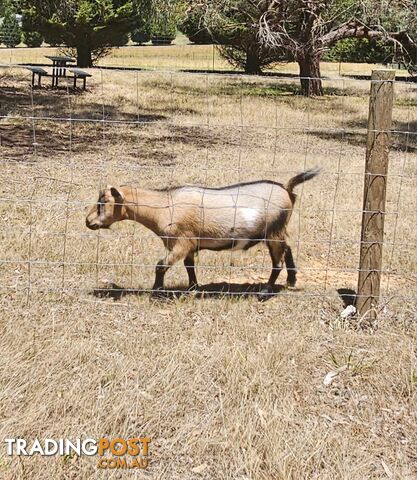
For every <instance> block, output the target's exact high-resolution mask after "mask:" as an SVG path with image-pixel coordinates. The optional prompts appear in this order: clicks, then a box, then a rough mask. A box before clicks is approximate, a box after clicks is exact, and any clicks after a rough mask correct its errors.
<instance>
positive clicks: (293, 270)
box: [284, 245, 297, 287]
mask: <svg viewBox="0 0 417 480" xmlns="http://www.w3.org/2000/svg"><path fill="white" fill-rule="evenodd" d="M284 259H285V268H286V269H287V286H288V287H295V283H296V281H297V267H296V266H295V263H294V257H293V256H292V250H291V247H290V246H289V245H287V248H286V250H285V255H284Z"/></svg>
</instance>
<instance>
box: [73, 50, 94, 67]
mask: <svg viewBox="0 0 417 480" xmlns="http://www.w3.org/2000/svg"><path fill="white" fill-rule="evenodd" d="M92 66H93V60H92V58H91V48H90V47H89V46H88V45H77V67H80V68H88V67H92Z"/></svg>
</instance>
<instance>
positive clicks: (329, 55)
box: [323, 38, 394, 63]
mask: <svg viewBox="0 0 417 480" xmlns="http://www.w3.org/2000/svg"><path fill="white" fill-rule="evenodd" d="M323 59H324V60H325V61H330V62H352V63H355V62H356V63H391V62H392V61H393V60H394V48H393V46H392V45H387V44H386V43H384V42H382V41H380V40H376V41H370V40H368V39H367V38H360V39H359V38H346V39H344V40H340V41H339V42H337V43H336V45H334V46H333V47H331V48H330V50H329V51H328V52H326V53H325V54H324V57H323Z"/></svg>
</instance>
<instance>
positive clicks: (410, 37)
mask: <svg viewBox="0 0 417 480" xmlns="http://www.w3.org/2000/svg"><path fill="white" fill-rule="evenodd" d="M191 4H192V6H193V5H194V8H198V9H199V10H200V12H201V15H202V17H203V18H204V24H205V25H206V26H207V28H209V29H210V30H211V31H214V32H215V31H216V29H221V30H222V31H224V32H225V33H226V34H231V33H232V34H233V36H234V39H236V38H238V36H236V35H235V33H236V32H240V37H241V38H248V37H250V38H252V39H253V41H252V44H253V45H257V48H258V51H262V52H264V54H265V52H266V54H267V55H269V57H270V59H271V61H282V60H287V61H295V62H297V63H298V64H299V69H300V78H301V89H302V93H303V94H305V95H321V94H322V85H321V75H320V61H321V59H322V58H323V55H324V54H325V52H327V51H328V50H329V48H330V47H331V46H333V45H335V44H336V43H337V42H339V41H340V40H343V39H348V38H359V39H361V38H366V39H368V40H372V41H374V40H375V41H376V40H378V41H380V42H381V43H383V44H391V45H396V46H397V51H398V52H400V53H401V55H402V57H403V59H404V61H406V62H410V63H413V62H414V63H415V62H416V53H417V47H416V39H417V27H416V25H417V2H416V1H415V0H396V1H394V0H385V1H379V0H360V1H355V0H320V1H313V0H258V1H252V0H197V1H195V2H191ZM192 8H193V7H192ZM242 45H243V42H241V43H240V47H241V46H242ZM230 46H231V47H233V46H235V44H234V43H233V42H231V43H230Z"/></svg>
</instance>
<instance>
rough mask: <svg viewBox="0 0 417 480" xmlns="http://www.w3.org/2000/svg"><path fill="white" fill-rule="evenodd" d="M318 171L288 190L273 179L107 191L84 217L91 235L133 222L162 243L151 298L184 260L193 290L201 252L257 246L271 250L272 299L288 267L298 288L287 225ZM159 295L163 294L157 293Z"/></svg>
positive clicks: (298, 179) (294, 181)
mask: <svg viewBox="0 0 417 480" xmlns="http://www.w3.org/2000/svg"><path fill="white" fill-rule="evenodd" d="M319 171H320V169H319V168H318V167H316V168H314V169H311V170H307V171H305V172H303V173H300V174H298V175H296V176H295V177H293V178H291V179H290V180H289V181H288V183H287V184H286V185H285V186H284V185H283V184H281V183H277V182H274V181H271V180H259V181H254V182H247V183H239V184H237V185H231V186H227V187H221V188H209V187H200V186H187V185H186V186H181V187H175V188H166V189H161V190H145V189H141V188H133V187H130V186H121V187H120V188H115V187H111V186H109V187H107V188H106V189H105V190H103V191H101V192H100V195H99V199H98V202H97V204H95V205H93V206H92V207H91V209H90V210H89V212H88V214H87V217H86V226H87V227H88V228H89V229H91V230H96V229H99V228H109V227H110V226H111V225H112V224H113V223H115V222H118V221H121V220H134V221H136V222H139V223H141V224H142V225H144V226H145V227H147V228H149V229H150V230H152V231H153V232H154V233H155V234H156V235H158V236H159V237H160V238H161V240H162V241H163V243H164V245H165V247H166V249H167V250H168V254H167V256H166V258H164V259H162V260H160V261H159V262H158V264H157V266H156V270H155V282H154V285H153V295H154V296H158V295H159V294H160V290H162V289H163V287H164V276H165V273H166V272H167V270H168V269H169V268H170V267H171V266H172V265H174V264H175V263H176V262H178V261H179V260H183V261H184V266H185V268H186V270H187V273H188V279H189V288H190V289H193V288H196V287H197V277H196V274H195V265H194V255H195V254H196V253H197V252H198V251H200V250H204V249H206V250H217V251H219V250H228V249H233V250H248V249H249V248H251V247H253V246H254V245H256V244H258V243H259V242H265V243H266V244H267V246H268V249H269V253H270V256H271V260H272V272H271V275H270V277H269V280H268V283H267V285H266V286H265V287H264V288H263V289H262V290H261V292H260V293H261V298H260V299H265V298H264V297H262V296H265V295H266V296H268V295H271V294H272V292H273V286H274V284H275V282H276V280H277V278H278V275H279V273H280V271H281V270H282V266H281V264H282V262H283V260H284V261H285V263H286V267H287V271H288V278H287V284H288V285H290V286H294V285H295V282H296V268H295V264H294V260H293V256H292V251H291V248H290V247H289V246H288V245H287V233H286V226H287V224H288V221H289V219H290V217H291V213H292V210H293V207H294V203H295V199H296V195H295V194H294V193H293V189H294V187H296V186H297V185H299V184H301V183H303V182H305V181H307V180H310V179H312V178H313V177H315V176H316V175H318V173H319ZM158 291H159V294H158Z"/></svg>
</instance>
